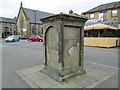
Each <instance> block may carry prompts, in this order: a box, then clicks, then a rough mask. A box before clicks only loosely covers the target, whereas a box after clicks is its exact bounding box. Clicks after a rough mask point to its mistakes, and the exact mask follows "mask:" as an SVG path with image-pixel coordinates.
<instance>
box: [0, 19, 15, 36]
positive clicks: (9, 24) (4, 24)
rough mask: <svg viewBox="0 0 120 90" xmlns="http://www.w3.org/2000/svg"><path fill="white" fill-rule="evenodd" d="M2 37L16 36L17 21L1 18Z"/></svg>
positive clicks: (0, 31) (0, 29) (0, 30)
mask: <svg viewBox="0 0 120 90" xmlns="http://www.w3.org/2000/svg"><path fill="white" fill-rule="evenodd" d="M0 33H1V34H0V37H2V38H5V37H7V36H9V35H13V34H16V25H15V19H12V18H6V17H0Z"/></svg>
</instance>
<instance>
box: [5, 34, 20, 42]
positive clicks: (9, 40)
mask: <svg viewBox="0 0 120 90" xmlns="http://www.w3.org/2000/svg"><path fill="white" fill-rule="evenodd" d="M5 41H6V42H15V41H19V37H18V36H15V35H12V36H8V37H7V38H6V39H5Z"/></svg>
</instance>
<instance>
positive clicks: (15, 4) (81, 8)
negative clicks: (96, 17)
mask: <svg viewBox="0 0 120 90" xmlns="http://www.w3.org/2000/svg"><path fill="white" fill-rule="evenodd" d="M21 1H22V3H23V7H25V8H30V9H35V10H40V11H45V12H49V13H55V14H57V13H60V12H63V13H68V12H69V10H71V9H72V10H73V11H74V13H78V14H81V13H82V12H85V11H87V10H89V9H92V8H94V7H96V6H98V5H101V4H105V3H110V2H116V1H119V0H0V17H9V18H14V17H15V16H17V15H18V12H19V8H20V2H21Z"/></svg>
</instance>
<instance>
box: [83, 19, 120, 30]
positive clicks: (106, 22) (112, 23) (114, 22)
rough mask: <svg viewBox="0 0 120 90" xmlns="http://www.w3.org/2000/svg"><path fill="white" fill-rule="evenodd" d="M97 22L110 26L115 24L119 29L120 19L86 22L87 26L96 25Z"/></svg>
mask: <svg viewBox="0 0 120 90" xmlns="http://www.w3.org/2000/svg"><path fill="white" fill-rule="evenodd" d="M97 23H101V24H105V25H110V26H113V27H116V28H118V29H119V24H120V20H113V21H104V22H94V23H85V26H90V25H94V24H97Z"/></svg>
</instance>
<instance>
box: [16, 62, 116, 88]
mask: <svg viewBox="0 0 120 90" xmlns="http://www.w3.org/2000/svg"><path fill="white" fill-rule="evenodd" d="M42 68H43V65H38V66H34V67H30V68H25V69H20V70H17V71H15V72H16V73H17V74H18V75H19V76H20V77H22V78H23V79H24V80H25V82H26V83H27V84H28V85H29V86H30V87H31V88H94V87H96V86H97V85H99V84H100V83H102V82H103V81H104V80H106V79H108V78H110V77H111V76H113V75H114V74H115V72H113V71H110V70H108V69H106V70H105V69H103V67H102V68H100V66H99V67H96V66H95V65H92V64H89V63H86V64H85V66H84V69H85V70H86V74H84V75H81V76H77V77H75V78H72V79H70V80H69V81H67V82H64V83H59V82H57V81H55V80H53V79H51V78H50V77H48V76H46V75H45V74H43V73H41V72H39V71H40V70H41V69H42Z"/></svg>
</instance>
